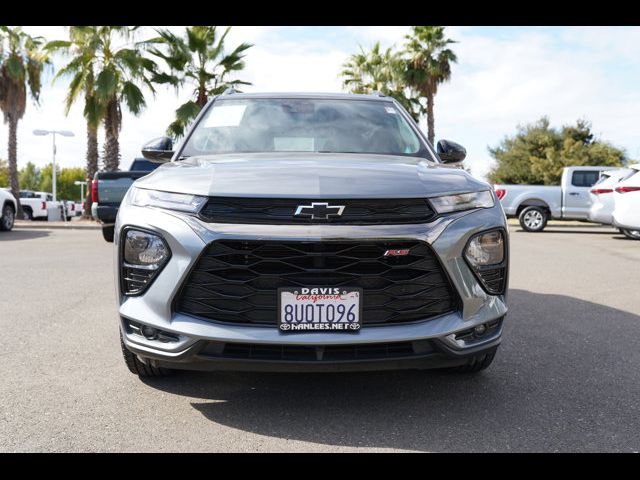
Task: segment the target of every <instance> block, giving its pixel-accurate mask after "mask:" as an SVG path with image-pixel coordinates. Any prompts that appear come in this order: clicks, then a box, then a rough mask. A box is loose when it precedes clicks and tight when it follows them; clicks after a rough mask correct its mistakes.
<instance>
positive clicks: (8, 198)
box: [0, 189, 18, 231]
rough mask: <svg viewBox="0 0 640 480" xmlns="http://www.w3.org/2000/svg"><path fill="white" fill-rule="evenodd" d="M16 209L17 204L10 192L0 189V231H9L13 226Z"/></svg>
mask: <svg viewBox="0 0 640 480" xmlns="http://www.w3.org/2000/svg"><path fill="white" fill-rule="evenodd" d="M17 211H18V205H17V203H16V199H15V198H13V195H12V194H11V192H9V191H7V190H5V189H0V231H9V230H11V229H12V228H13V223H14V221H15V219H16V212H17Z"/></svg>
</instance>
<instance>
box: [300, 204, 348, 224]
mask: <svg viewBox="0 0 640 480" xmlns="http://www.w3.org/2000/svg"><path fill="white" fill-rule="evenodd" d="M343 211H344V205H329V204H328V203H322V202H320V203H316V202H312V203H311V205H298V208H297V209H296V213H295V216H296V217H311V220H328V219H329V217H338V216H340V215H342V212H343Z"/></svg>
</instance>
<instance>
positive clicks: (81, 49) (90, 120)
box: [45, 26, 106, 218]
mask: <svg viewBox="0 0 640 480" xmlns="http://www.w3.org/2000/svg"><path fill="white" fill-rule="evenodd" d="M100 33H101V31H100V27H92V26H71V27H69V40H54V41H52V42H49V43H48V44H47V45H46V46H45V49H46V50H47V51H50V52H59V53H62V54H64V55H65V56H67V57H68V58H69V62H68V63H67V64H66V65H65V66H64V67H62V68H61V69H60V70H59V71H58V73H57V74H56V76H55V77H54V81H56V80H58V79H59V78H61V77H66V78H67V79H69V88H68V90H67V96H66V98H65V115H68V114H69V110H70V109H71V107H72V105H73V104H74V103H75V102H76V101H77V100H78V99H80V98H82V100H83V101H84V110H83V114H84V118H85V121H86V124H87V154H86V159H87V166H86V172H87V178H86V179H84V180H87V181H91V180H92V179H93V176H94V175H95V173H96V172H97V171H98V128H99V127H100V123H101V122H102V121H103V120H104V118H105V113H106V108H105V105H104V104H103V103H101V102H99V101H98V99H97V97H96V89H95V87H96V75H97V71H98V68H99V59H100V57H99V53H100V46H101V39H102V38H103V37H101V36H100ZM84 203H85V204H84V214H83V215H84V217H85V218H90V217H91V189H87V195H86V198H85V199H84Z"/></svg>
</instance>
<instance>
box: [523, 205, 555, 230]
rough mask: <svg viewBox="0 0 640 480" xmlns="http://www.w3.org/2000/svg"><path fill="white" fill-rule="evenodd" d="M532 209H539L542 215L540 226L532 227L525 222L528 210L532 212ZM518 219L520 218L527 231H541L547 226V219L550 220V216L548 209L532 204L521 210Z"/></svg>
mask: <svg viewBox="0 0 640 480" xmlns="http://www.w3.org/2000/svg"><path fill="white" fill-rule="evenodd" d="M532 211H537V212H539V213H540V214H541V215H542V223H540V226H539V227H538V228H531V227H529V226H527V225H526V224H525V222H524V217H525V215H526V214H527V212H532ZM518 220H519V222H520V226H521V227H522V229H523V230H525V231H527V232H541V231H543V230H544V229H545V227H546V226H547V221H548V220H549V218H548V215H547V212H546V210H545V209H544V208H542V207H536V206H531V207H526V208H525V209H523V210H522V211H521V212H520V215H519V216H518Z"/></svg>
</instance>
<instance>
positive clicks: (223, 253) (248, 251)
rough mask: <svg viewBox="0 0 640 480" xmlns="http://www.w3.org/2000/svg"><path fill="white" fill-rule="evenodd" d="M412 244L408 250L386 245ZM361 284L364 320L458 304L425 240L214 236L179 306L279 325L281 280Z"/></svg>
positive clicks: (395, 318)
mask: <svg viewBox="0 0 640 480" xmlns="http://www.w3.org/2000/svg"><path fill="white" fill-rule="evenodd" d="M403 249H408V250H409V254H408V255H403V256H385V252H386V251H387V250H403ZM295 286H301V287H314V286H318V287H322V286H324V287H337V286H349V287H359V288H362V289H363V318H362V323H363V325H373V324H385V323H403V322H412V321H417V320H423V319H428V318H431V317H434V316H437V315H441V314H444V313H447V312H451V311H452V310H454V309H455V308H456V300H455V296H454V293H453V289H452V287H451V285H450V283H449V281H448V279H447V277H446V275H445V273H444V271H443V269H442V267H441V265H440V263H439V261H438V259H437V258H436V256H435V254H434V253H433V251H432V250H431V248H430V247H429V246H428V245H427V244H426V243H423V242H420V241H406V240H405V241H359V242H354V241H326V242H275V241H254V240H251V241H243V240H221V241H216V242H213V243H211V244H210V245H209V246H208V247H207V249H206V251H205V252H204V254H203V255H202V256H201V257H200V259H199V260H198V262H197V264H196V266H195V267H194V269H193V270H192V271H191V273H190V275H189V277H188V278H187V280H186V282H185V284H184V286H183V288H182V290H181V292H180V294H179V296H178V299H177V301H176V307H175V308H176V310H177V311H178V312H180V313H186V314H189V315H194V316H197V317H201V318H205V319H211V320H216V321H221V322H232V323H246V324H262V325H276V323H277V289H278V288H280V287H295Z"/></svg>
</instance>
